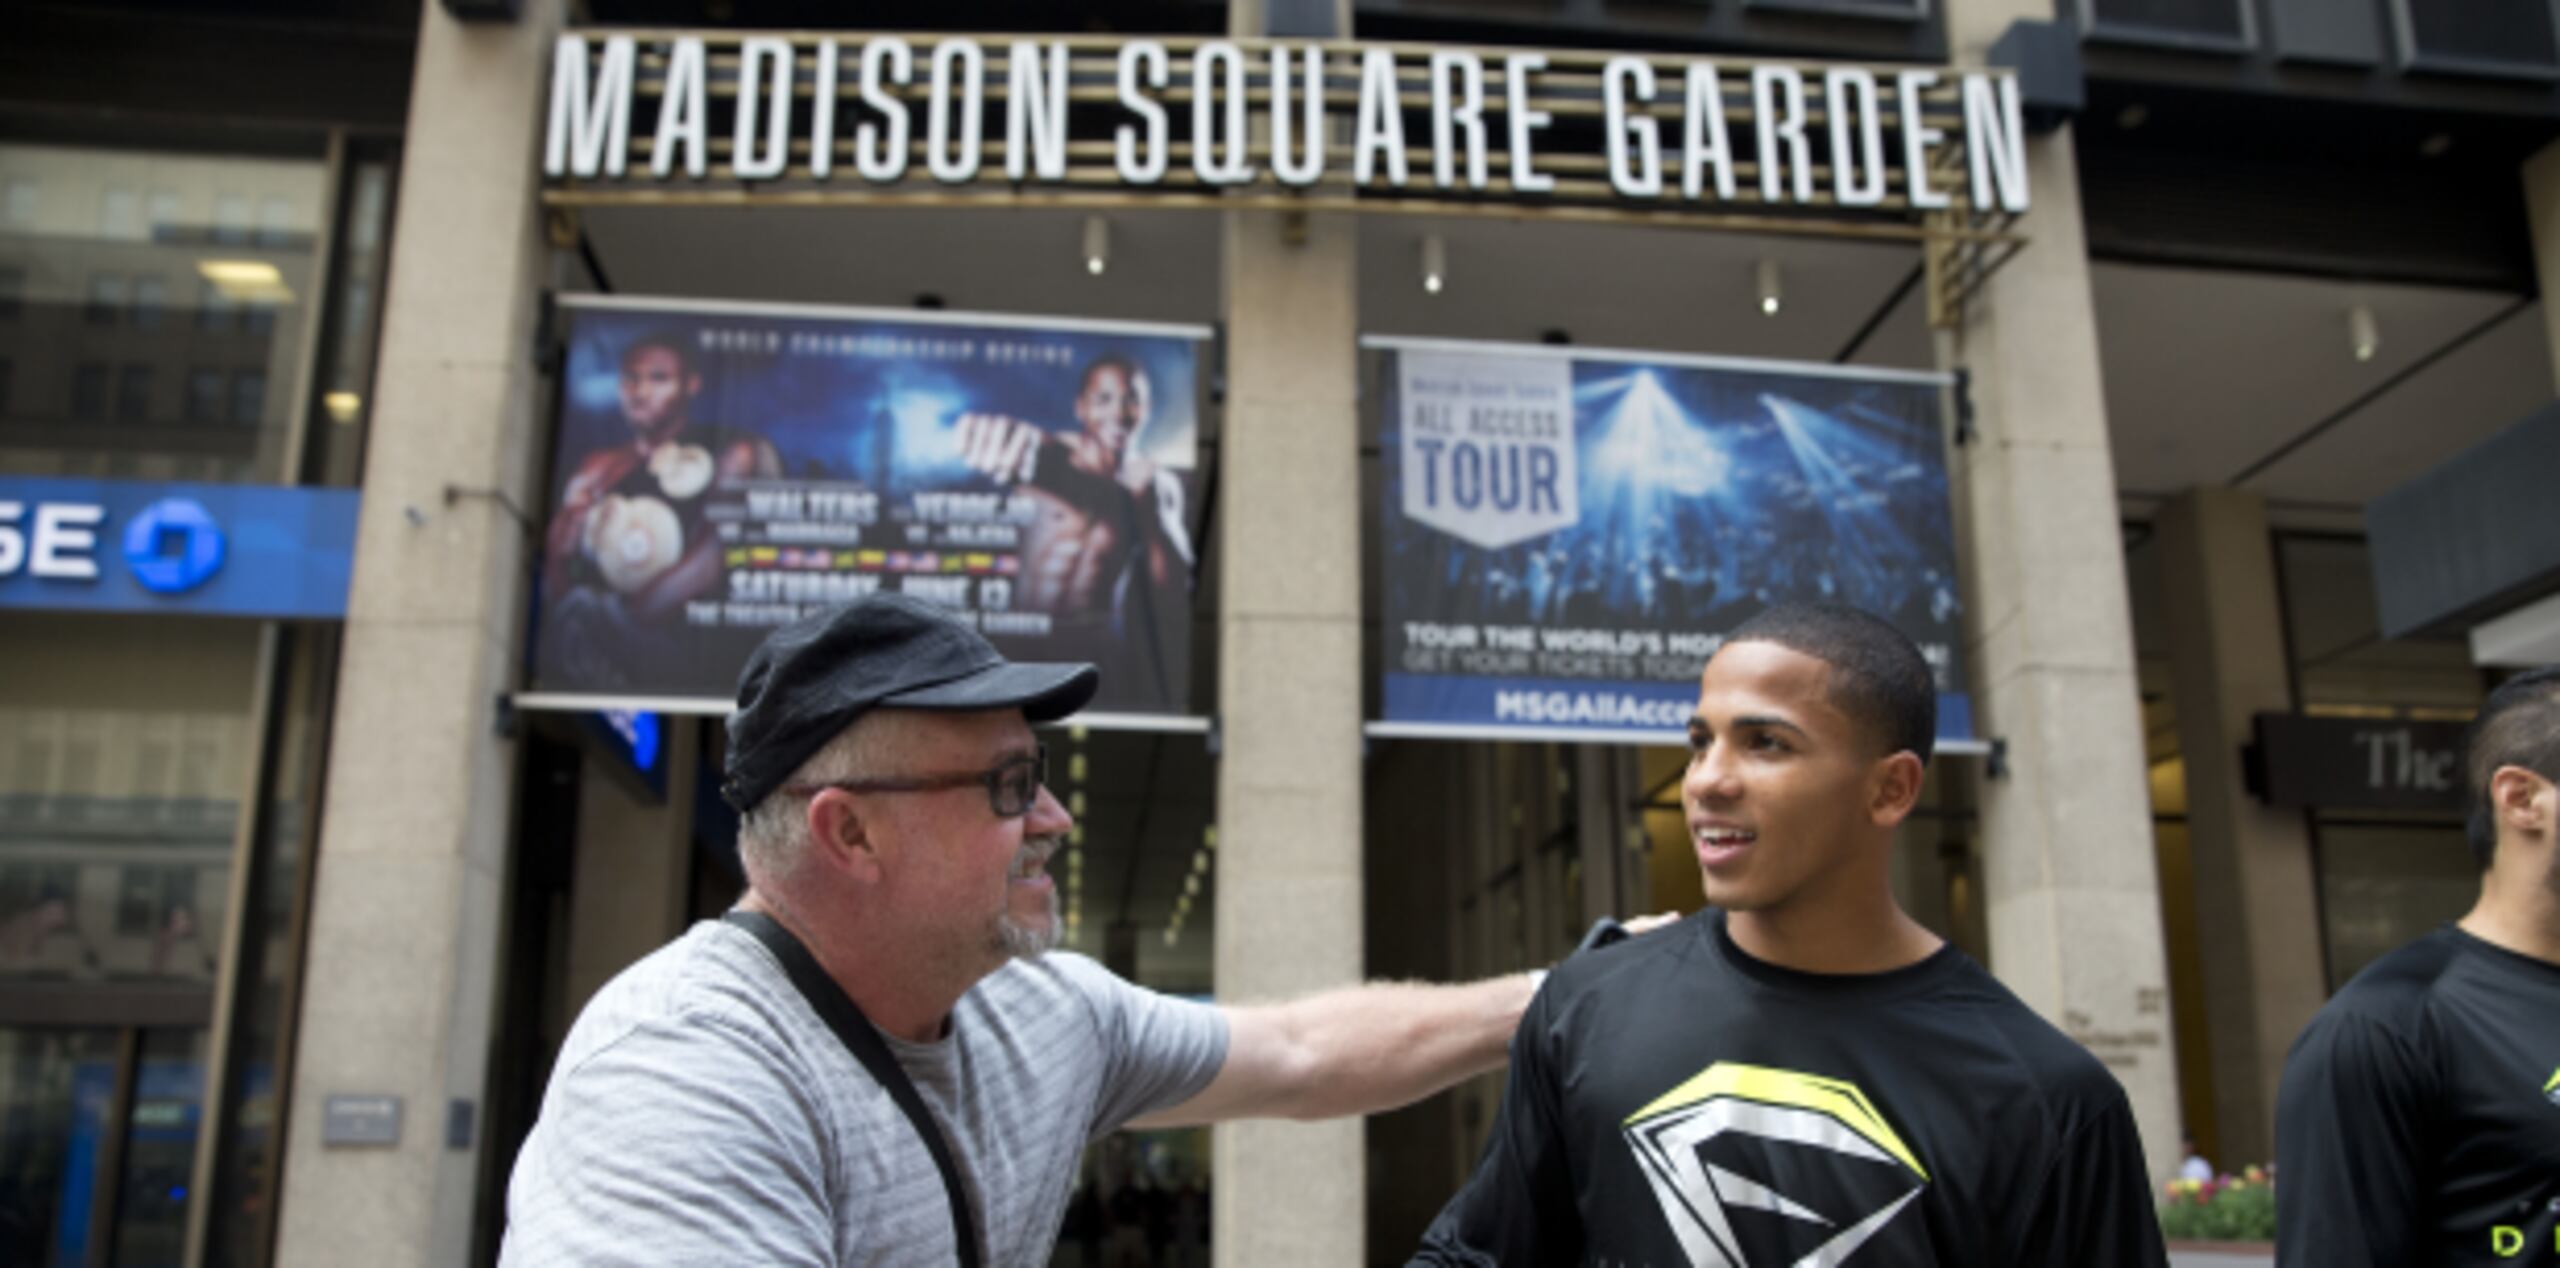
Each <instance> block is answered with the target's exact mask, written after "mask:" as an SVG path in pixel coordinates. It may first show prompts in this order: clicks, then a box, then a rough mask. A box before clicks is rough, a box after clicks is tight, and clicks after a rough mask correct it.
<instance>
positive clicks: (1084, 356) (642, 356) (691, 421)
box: [533, 296, 1210, 715]
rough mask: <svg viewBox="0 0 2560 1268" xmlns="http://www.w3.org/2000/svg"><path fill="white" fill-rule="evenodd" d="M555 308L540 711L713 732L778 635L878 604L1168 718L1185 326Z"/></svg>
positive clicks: (1187, 550) (1184, 517)
mask: <svg viewBox="0 0 2560 1268" xmlns="http://www.w3.org/2000/svg"><path fill="white" fill-rule="evenodd" d="M561 307H562V310H563V312H564V315H565V317H566V319H567V320H566V325H567V333H566V340H567V349H568V357H567V365H566V369H565V371H564V373H563V374H562V376H561V404H560V427H559V437H558V445H557V449H556V450H555V453H554V457H553V463H552V473H553V474H552V479H551V483H550V486H549V489H548V492H549V495H550V501H549V506H548V508H547V513H548V525H547V529H546V531H545V533H544V538H543V560H542V570H541V583H540V591H539V593H538V602H537V605H536V623H535V631H534V660H535V667H534V684H533V690H534V691H535V692H537V693H541V694H543V695H545V696H549V697H553V698H554V699H555V700H558V701H559V702H561V703H579V702H581V701H585V702H592V703H594V704H598V705H603V704H609V703H615V702H628V701H633V700H648V701H651V702H653V703H659V704H663V703H664V702H667V701H669V700H670V699H673V700H675V701H679V702H683V701H691V702H697V703H699V704H700V706H701V707H702V708H703V709H705V710H706V711H708V710H716V709H719V708H725V707H726V705H727V702H728V700H729V697H730V695H731V693H732V692H733V690H734V688H735V683H736V678H737V672H738V667H739V666H740V665H741V664H743V663H744V662H745V660H746V657H747V654H748V653H749V652H750V651H751V650H753V648H754V647H755V645H756V644H757V643H758V642H759V641H761V640H762V639H763V638H764V636H765V635H766V634H767V633H768V632H769V631H771V630H772V629H773V628H774V627H775V626H778V625H783V624H786V623H788V622H790V621H793V620H796V619H798V618H799V617H801V616H802V615H805V614H807V613H810V612H813V611H817V610H819V609H822V608H826V607H832V606H835V605H838V604H842V603H845V602H849V601H851V600H853V599H856V598H859V597H861V596H863V595H866V594H871V593H874V592H876V591H881V590H894V591H900V592H904V593H908V594H914V595H919V596H922V597H924V598H926V599H929V600H931V601H933V602H936V603H940V604H942V605H944V606H946V607H949V608H951V609H953V610H954V611H957V612H959V613H960V614H961V615H962V616H963V617H964V618H965V619H967V620H968V621H970V622H971V623H972V624H973V625H975V626H976V627H977V628H978V630H979V631H980V632H981V633H983V634H985V635H986V636H987V638H988V639H989V640H991V641H992V642H994V643H995V644H996V646H997V647H998V648H1000V649H1002V650H1003V651H1004V653H1005V654H1006V655H1007V656H1009V657H1013V658H1016V659H1021V660H1050V661H1092V662H1095V663H1096V664H1099V665H1100V666H1102V669H1103V675H1102V678H1103V682H1102V690H1101V694H1100V695H1099V696H1097V697H1096V699H1095V701H1094V708H1095V710H1097V711H1099V712H1104V713H1125V714H1143V715H1184V714H1187V713H1188V712H1189V711H1190V678H1191V668H1190V659H1191V658H1190V633H1191V591H1192V582H1193V577H1194V574H1195V572H1196V570H1197V567H1198V550H1197V548H1196V546H1195V545H1194V539H1195V536H1196V525H1195V522H1194V520H1195V516H1196V514H1197V507H1198V504H1199V498H1198V481H1199V474H1200V473H1199V470H1198V453H1199V430H1200V428H1199V405H1198V399H1199V397H1198V385H1199V381H1200V370H1199V351H1200V346H1201V345H1202V343H1203V342H1205V341H1206V340H1207V339H1208V338H1209V337H1210V332H1209V331H1208V330H1207V329H1206V328H1204V327H1182V326H1155V325H1138V324H1132V323H1111V322H1058V321H1033V320H1022V319H1014V318H1006V317H991V316H963V315H958V314H941V313H914V312H904V311H900V312H873V311H866V310H855V309H826V308H803V307H791V306H775V305H730V304H703V303H698V302H695V303H688V302H683V301H672V300H667V301H660V300H645V299H630V298H623V297H618V296H617V297H601V296H579V297H573V298H570V299H566V300H564V301H563V302H562V305H561Z"/></svg>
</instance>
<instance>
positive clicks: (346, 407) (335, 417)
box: [320, 392, 364, 423]
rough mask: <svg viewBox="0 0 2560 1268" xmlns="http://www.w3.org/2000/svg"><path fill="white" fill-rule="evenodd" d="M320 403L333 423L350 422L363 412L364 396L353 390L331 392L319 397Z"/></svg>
mask: <svg viewBox="0 0 2560 1268" xmlns="http://www.w3.org/2000/svg"><path fill="white" fill-rule="evenodd" d="M320 405H321V407H322V408H323V409H326V410H328V411H329V421H330V422H333V423H352V422H354V421H356V415H358V414H361V413H363V412H364V398H363V397H361V396H358V395H356V394H355V393H353V392H331V393H329V394H328V395H327V396H323V397H321V398H320Z"/></svg>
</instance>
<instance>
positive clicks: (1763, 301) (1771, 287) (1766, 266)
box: [1759, 260, 1784, 317]
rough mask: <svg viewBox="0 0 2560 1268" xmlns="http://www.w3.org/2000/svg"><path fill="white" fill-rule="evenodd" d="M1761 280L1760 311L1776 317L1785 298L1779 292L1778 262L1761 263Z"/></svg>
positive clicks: (1765, 261) (1763, 261)
mask: <svg viewBox="0 0 2560 1268" xmlns="http://www.w3.org/2000/svg"><path fill="white" fill-rule="evenodd" d="M1759 280H1760V311H1761V312H1762V313H1764V314H1766V315H1768V316H1771V317H1775V316H1777V315H1778V305H1779V303H1780V302H1781V300H1782V299H1783V298H1784V296H1782V295H1781V294H1780V293H1779V290H1778V262H1777V261H1776V260H1762V261H1761V262H1760V269H1759Z"/></svg>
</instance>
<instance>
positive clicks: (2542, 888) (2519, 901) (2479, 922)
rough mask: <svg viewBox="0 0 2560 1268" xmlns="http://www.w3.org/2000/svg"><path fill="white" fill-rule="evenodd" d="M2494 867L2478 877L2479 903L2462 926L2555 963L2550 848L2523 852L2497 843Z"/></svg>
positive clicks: (2559, 936)
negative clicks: (2479, 878)
mask: <svg viewBox="0 0 2560 1268" xmlns="http://www.w3.org/2000/svg"><path fill="white" fill-rule="evenodd" d="M2495 857H2496V859H2497V865H2496V866H2493V867H2491V868H2490V869H2489V871H2488V873H2487V874H2486V875H2484V876H2482V877H2481V880H2480V901H2479V902H2478V903H2476V904H2473V906H2472V908H2471V914H2469V915H2467V916H2464V917H2463V918H2462V921H2461V925H2462V930H2463V932H2465V933H2468V934H2470V935H2471V936H2472V937H2475V938H2478V939H2480V940H2481V941H2483V942H2486V943H2490V944H2492V945H2494V946H2500V947H2504V948H2506V949H2507V950H2509V951H2513V952H2515V953H2516V954H2518V955H2529V956H2532V957H2533V958H2535V959H2537V960H2545V961H2549V962H2550V963H2553V964H2560V888H2555V883H2554V882H2555V878H2554V876H2553V863H2552V861H2551V855H2550V847H2547V846H2546V847H2545V848H2544V849H2543V850H2541V851H2538V852H2531V853H2528V852H2527V851H2526V850H2525V849H2523V848H2521V847H2519V846H2517V845H2514V844H2511V843H2509V842H2504V841H2501V842H2499V843H2498V851H2497V854H2496V855H2495Z"/></svg>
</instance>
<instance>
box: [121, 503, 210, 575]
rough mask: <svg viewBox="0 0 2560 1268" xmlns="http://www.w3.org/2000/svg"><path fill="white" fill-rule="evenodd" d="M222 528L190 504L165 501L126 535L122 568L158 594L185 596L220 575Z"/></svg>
mask: <svg viewBox="0 0 2560 1268" xmlns="http://www.w3.org/2000/svg"><path fill="white" fill-rule="evenodd" d="M222 556H223V539H222V526H221V525H219V524H216V523H214V522H213V516H212V515H211V514H209V513H208V512H206V510H205V509H204V506H203V504H202V503H199V502H197V501H195V500H194V499H192V498H178V497H171V498H162V499H160V500H159V501H157V502H154V503H152V504H151V505H149V506H146V507H144V508H142V513H141V514H139V515H136V516H134V517H133V520H132V522H131V523H129V524H127V525H126V526H125V530H124V562H125V567H126V569H127V570H129V571H130V572H132V574H133V579H134V580H135V581H136V582H138V583H140V584H141V586H142V588H143V589H145V590H149V591H152V592H153V593H155V594H184V593H185V592H187V591H189V590H193V589H195V588H196V587H197V586H200V585H203V584H204V583H205V582H206V581H208V580H211V579H212V577H213V574H215V573H217V572H220V571H221V570H222Z"/></svg>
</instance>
